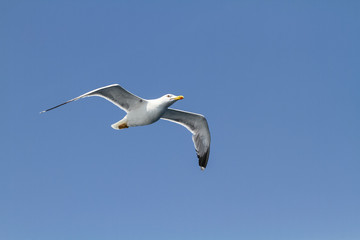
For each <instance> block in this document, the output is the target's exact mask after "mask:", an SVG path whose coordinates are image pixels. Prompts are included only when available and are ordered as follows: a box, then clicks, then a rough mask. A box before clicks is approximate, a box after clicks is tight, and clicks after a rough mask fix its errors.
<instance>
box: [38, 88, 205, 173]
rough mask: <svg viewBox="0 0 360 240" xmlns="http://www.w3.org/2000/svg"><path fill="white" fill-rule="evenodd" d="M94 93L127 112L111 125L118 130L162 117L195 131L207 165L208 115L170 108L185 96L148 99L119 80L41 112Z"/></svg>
mask: <svg viewBox="0 0 360 240" xmlns="http://www.w3.org/2000/svg"><path fill="white" fill-rule="evenodd" d="M92 96H98V97H102V98H105V99H106V100H108V101H110V102H112V103H113V104H115V105H116V106H118V107H119V108H121V109H122V110H124V111H125V112H126V113H127V115H126V116H125V117H124V118H123V119H121V120H120V121H118V122H116V123H114V124H113V125H111V127H112V128H114V129H116V130H119V129H124V128H129V127H136V126H144V125H149V124H152V123H154V122H156V121H158V120H159V119H164V120H167V121H171V122H174V123H178V124H180V125H182V126H184V127H186V128H187V129H188V130H189V131H190V132H191V133H192V134H193V136H192V139H193V142H194V146H195V150H196V153H197V156H198V158H199V166H200V168H201V170H204V169H205V168H206V165H207V162H208V159H209V153H210V132H209V126H208V123H207V121H206V118H205V117H204V116H203V115H200V114H197V113H191V112H185V111H181V110H177V109H172V108H169V107H170V106H171V105H172V104H174V103H175V102H176V101H178V100H181V99H183V98H184V97H183V96H175V95H173V94H166V95H164V96H162V97H160V98H157V99H150V100H147V99H143V98H141V97H138V96H135V95H134V94H132V93H130V92H128V91H127V90H125V89H124V88H122V87H121V86H120V85H118V84H113V85H109V86H105V87H102V88H98V89H95V90H93V91H90V92H88V93H85V94H83V95H81V96H79V97H76V98H74V99H71V100H69V101H67V102H64V103H62V104H59V105H57V106H55V107H52V108H49V109H47V110H44V111H42V112H41V113H44V112H47V111H50V110H52V109H55V108H57V107H60V106H62V105H65V104H67V103H70V102H73V101H76V100H79V99H80V98H84V97H92Z"/></svg>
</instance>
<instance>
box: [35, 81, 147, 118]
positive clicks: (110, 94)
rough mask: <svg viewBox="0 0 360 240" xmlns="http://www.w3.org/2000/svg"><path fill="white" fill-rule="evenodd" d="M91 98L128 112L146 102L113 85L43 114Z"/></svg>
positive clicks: (88, 93) (74, 99)
mask: <svg viewBox="0 0 360 240" xmlns="http://www.w3.org/2000/svg"><path fill="white" fill-rule="evenodd" d="M91 96H99V97H102V98H105V99H106V100H108V101H110V102H112V103H113V104H115V105H116V106H118V107H119V108H121V109H123V110H124V111H126V112H128V111H130V110H131V109H132V108H135V107H136V106H137V105H138V104H139V103H142V102H145V101H146V100H145V99H142V98H140V97H138V96H136V95H134V94H132V93H130V92H128V91H126V90H125V89H124V88H122V87H120V85H118V84H113V85H109V86H105V87H102V88H98V89H95V90H93V91H90V92H87V93H85V94H83V95H81V96H79V97H76V98H73V99H71V100H69V101H67V102H64V103H62V104H59V105H57V106H55V107H52V108H49V109H47V110H45V111H42V112H41V113H44V112H47V111H50V110H52V109H55V108H57V107H60V106H62V105H65V104H67V103H69V102H73V101H76V100H79V99H80V98H84V97H91Z"/></svg>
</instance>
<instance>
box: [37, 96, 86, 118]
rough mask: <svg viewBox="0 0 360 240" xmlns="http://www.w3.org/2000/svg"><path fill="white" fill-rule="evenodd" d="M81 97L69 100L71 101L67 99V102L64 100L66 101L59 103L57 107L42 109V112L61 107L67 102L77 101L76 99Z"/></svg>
mask: <svg viewBox="0 0 360 240" xmlns="http://www.w3.org/2000/svg"><path fill="white" fill-rule="evenodd" d="M79 98H80V97H77V98H74V99H71V100H69V101H67V102H64V103H62V104H59V105H57V106H55V107H52V108H49V109H46V110H44V111H41V112H40V114H42V113H46V112H48V111H50V110H53V109H55V108H58V107H61V106H62V105H65V104H67V103H69V102H72V101H76V100H78V99H79Z"/></svg>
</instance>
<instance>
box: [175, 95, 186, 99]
mask: <svg viewBox="0 0 360 240" xmlns="http://www.w3.org/2000/svg"><path fill="white" fill-rule="evenodd" d="M173 99H174V100H181V99H184V96H181V95H180V96H176V97H174V98H173Z"/></svg>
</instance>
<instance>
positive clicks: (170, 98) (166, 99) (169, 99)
mask: <svg viewBox="0 0 360 240" xmlns="http://www.w3.org/2000/svg"><path fill="white" fill-rule="evenodd" d="M160 99H161V101H162V102H163V103H165V104H166V105H168V106H170V105H172V104H173V103H175V102H176V101H178V100H181V99H184V97H183V96H182V95H179V96H175V95H174V94H165V95H164V96H162V97H161V98H160Z"/></svg>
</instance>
